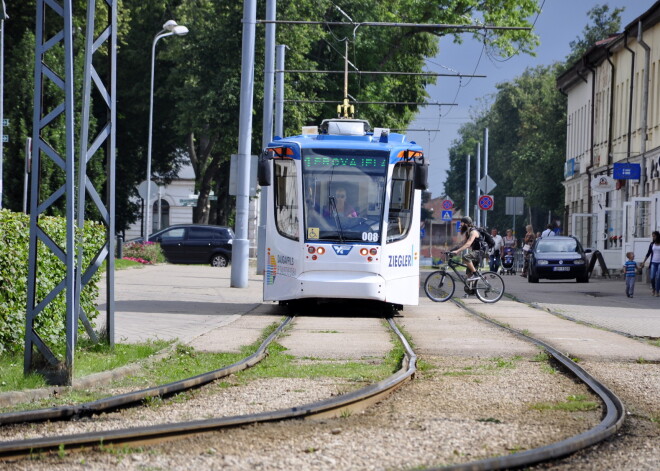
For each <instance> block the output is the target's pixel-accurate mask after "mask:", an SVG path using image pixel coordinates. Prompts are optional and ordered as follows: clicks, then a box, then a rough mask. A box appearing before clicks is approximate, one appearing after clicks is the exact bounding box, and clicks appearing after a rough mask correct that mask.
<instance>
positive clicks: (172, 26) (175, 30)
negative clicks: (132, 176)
mask: <svg viewBox="0 0 660 471" xmlns="http://www.w3.org/2000/svg"><path fill="white" fill-rule="evenodd" d="M186 34H188V28H186V27H185V26H183V25H178V24H177V23H176V21H174V20H169V21H167V23H165V24H164V25H163V29H162V31H160V32H159V33H158V34H157V35H156V37H154V42H153V44H152V46H151V87H150V91H149V143H148V145H147V191H146V193H147V195H146V196H147V198H146V200H145V202H144V218H143V219H144V240H145V241H146V242H149V232H150V231H149V216H150V215H151V132H152V129H153V121H154V69H155V66H156V43H157V42H158V40H159V39H161V38H165V37H167V36H172V35H176V36H185V35H186Z"/></svg>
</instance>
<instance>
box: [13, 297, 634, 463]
mask: <svg viewBox="0 0 660 471" xmlns="http://www.w3.org/2000/svg"><path fill="white" fill-rule="evenodd" d="M455 303H456V304H457V305H458V306H460V307H461V308H462V309H465V310H466V311H468V312H470V313H471V314H473V315H475V316H478V317H479V318H481V319H483V320H485V321H487V322H488V323H490V324H493V325H495V326H497V327H499V328H502V329H505V330H507V331H508V332H510V333H512V334H514V335H515V336H517V337H519V338H522V339H524V340H525V341H528V342H532V343H533V344H535V345H537V346H539V347H541V348H543V349H544V350H545V351H546V352H547V353H548V355H550V356H551V357H552V358H554V359H555V361H557V362H558V363H560V364H561V365H562V366H563V367H565V368H566V369H567V370H568V371H570V372H571V373H572V374H573V375H575V377H576V378H578V379H579V380H580V381H581V382H583V383H584V384H586V385H587V386H588V387H589V388H590V389H591V390H592V391H593V392H594V393H595V394H596V395H598V396H599V397H600V399H601V401H602V403H603V406H604V409H605V414H604V417H603V419H602V420H601V422H600V423H599V424H598V425H597V426H595V427H593V428H592V429H590V430H588V431H586V432H583V433H579V434H577V435H575V436H573V437H570V438H567V439H564V440H561V441H558V442H556V443H551V444H549V445H545V446H541V447H539V448H534V449H530V450H527V451H524V452H519V453H514V454H511V455H505V456H498V457H494V458H489V459H484V460H480V461H472V462H467V463H463V464H457V465H453V466H449V467H445V468H427V469H433V470H435V469H454V470H457V469H459V470H468V469H469V470H473V469H474V470H486V469H508V468H519V467H525V466H531V465H534V464H537V463H540V462H545V461H549V460H555V459H559V458H561V457H565V456H568V455H570V454H573V453H575V452H577V451H579V450H582V449H585V448H587V447H590V446H592V445H594V444H596V443H598V442H600V441H602V440H604V439H606V438H608V437H611V436H612V435H613V434H615V433H616V431H617V430H619V428H620V427H621V426H622V423H623V417H624V414H625V409H624V406H623V404H622V403H621V401H620V400H619V399H618V398H617V397H616V395H614V394H613V393H612V392H611V391H609V390H607V388H605V387H604V386H603V385H602V384H600V383H599V382H598V381H597V380H595V379H594V378H593V377H591V376H590V375H589V374H588V373H587V372H586V371H584V370H583V369H582V368H581V367H579V366H578V365H577V364H575V363H574V362H573V361H572V360H570V359H569V358H568V357H566V356H565V355H563V354H562V353H560V352H559V351H557V350H556V349H555V348H553V347H552V346H550V345H547V344H545V343H544V342H542V341H539V340H538V339H535V338H533V337H530V336H529V335H527V334H525V333H523V332H520V331H517V330H516V329H512V328H510V327H507V326H504V325H502V324H501V323H498V322H497V321H494V320H492V319H490V318H488V317H487V316H485V315H483V314H481V313H479V312H477V311H475V310H474V309H472V308H470V307H469V306H466V305H464V304H463V303H461V302H456V301H455ZM388 322H389V323H390V327H391V329H392V330H393V331H394V332H395V333H396V334H397V336H398V337H399V339H400V341H401V342H402V344H403V345H404V348H405V351H406V356H405V358H404V363H403V366H402V368H401V369H400V370H399V371H398V372H397V373H395V374H394V375H392V376H390V377H389V378H387V379H385V380H382V381H380V382H378V383H375V384H372V385H369V386H367V387H365V388H362V389H360V390H357V391H353V392H350V393H347V394H343V395H341V396H337V397H333V398H330V399H326V400H321V401H317V402H313V403H309V404H305V405H302V406H295V407H289V408H283V409H280V410H275V411H266V412H260V413H255V414H245V415H236V416H226V417H218V418H213V419H206V420H195V421H187V422H178V423H171V424H161V425H155V426H144V427H134V428H130V429H119V430H111V431H98V432H91V433H86V434H75V435H66V436H55V437H44V438H38V439H29V440H21V441H13V442H5V443H2V444H0V459H5V460H7V459H18V458H21V457H26V456H34V455H35V454H38V453H48V452H61V451H62V450H66V451H67V452H68V451H73V450H82V449H89V448H93V447H104V448H105V447H120V446H130V447H133V446H140V445H149V444H157V443H160V442H164V441H167V440H171V439H175V438H179V437H184V436H192V435H198V434H204V433H208V432H212V431H218V430H221V429H227V428H232V427H241V426H245V425H250V424H258V423H269V422H278V421H285V420H292V419H294V420H295V419H306V418H318V419H323V418H326V417H338V416H344V415H346V416H348V415H350V413H351V412H354V411H357V410H362V409H364V408H366V407H368V406H369V405H371V404H373V403H375V402H378V401H380V400H381V399H383V398H384V397H385V396H386V395H388V394H389V393H390V392H391V391H392V390H394V389H396V388H398V387H399V386H400V385H401V384H403V383H405V382H406V381H407V380H409V379H411V378H412V377H413V375H414V373H415V364H416V356H415V354H414V352H412V349H411V348H410V346H409V345H408V343H407V341H406V340H405V338H404V337H403V336H402V335H401V333H400V331H399V330H398V328H397V327H396V324H395V323H394V321H393V320H392V319H389V320H388ZM110 399H112V398H110Z"/></svg>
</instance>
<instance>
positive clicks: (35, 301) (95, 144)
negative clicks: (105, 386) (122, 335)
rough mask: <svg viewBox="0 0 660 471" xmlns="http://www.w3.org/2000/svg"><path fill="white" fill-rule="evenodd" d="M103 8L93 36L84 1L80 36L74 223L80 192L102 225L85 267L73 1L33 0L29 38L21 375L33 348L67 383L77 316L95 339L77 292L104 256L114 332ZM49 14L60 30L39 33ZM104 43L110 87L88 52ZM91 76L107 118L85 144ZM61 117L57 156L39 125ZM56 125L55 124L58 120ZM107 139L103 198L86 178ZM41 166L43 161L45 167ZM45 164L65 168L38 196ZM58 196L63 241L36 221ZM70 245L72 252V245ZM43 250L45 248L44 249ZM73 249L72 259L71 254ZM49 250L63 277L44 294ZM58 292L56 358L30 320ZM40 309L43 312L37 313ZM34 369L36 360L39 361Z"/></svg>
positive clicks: (110, 31)
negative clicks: (59, 180)
mask: <svg viewBox="0 0 660 471" xmlns="http://www.w3.org/2000/svg"><path fill="white" fill-rule="evenodd" d="M104 1H105V3H106V5H107V8H108V15H107V20H104V21H107V26H106V28H105V29H104V30H103V32H102V33H101V34H100V35H99V37H98V38H96V39H94V28H95V23H96V1H95V0H88V5H87V13H88V19H87V33H86V34H87V35H86V43H85V47H86V51H85V67H84V77H83V88H84V90H83V106H82V123H81V146H80V152H81V153H80V170H79V172H80V173H79V181H78V190H79V195H78V210H77V213H78V227H79V230H81V231H82V229H83V225H84V221H85V197H86V195H87V194H89V195H90V198H91V200H92V202H93V204H95V206H96V208H97V209H98V212H99V214H100V215H101V218H102V220H103V223H104V224H105V225H106V228H107V229H106V240H105V241H104V243H103V245H102V247H101V248H100V249H99V250H98V252H97V253H96V254H94V256H93V257H92V260H91V262H90V263H89V265H88V266H87V267H83V266H82V265H83V255H84V254H83V253H82V246H78V245H77V240H78V239H79V238H77V237H76V218H75V216H76V195H75V155H76V153H75V148H74V144H75V143H74V125H75V122H74V88H73V87H74V75H73V57H74V56H73V43H72V42H73V36H72V32H73V30H72V21H73V11H72V0H64V3H63V6H61V7H60V5H59V4H57V3H56V2H53V1H50V0H37V28H36V30H37V34H36V43H35V72H34V73H35V75H34V77H35V80H34V83H35V92H34V131H33V139H32V142H33V145H32V176H33V177H32V183H31V186H30V194H31V199H30V253H29V262H28V264H29V265H28V297H27V309H26V329H25V358H24V371H25V372H26V373H28V372H30V371H33V370H35V369H36V368H37V366H36V365H37V364H39V363H41V360H40V359H39V361H37V359H35V358H34V353H35V349H36V351H37V352H38V353H39V354H40V355H41V357H42V358H43V360H45V363H46V364H47V367H46V369H47V370H48V371H46V373H47V374H49V375H50V378H49V379H50V381H52V382H55V383H59V384H66V385H70V384H71V383H72V380H73V371H74V354H75V347H76V340H77V327H78V321H79V320H80V321H82V323H83V325H84V326H85V328H86V330H87V332H88V334H89V335H90V337H92V339H93V340H94V341H96V340H97V338H96V334H95V333H94V330H93V328H92V326H91V324H90V322H89V320H88V317H87V314H86V313H85V312H83V311H82V309H81V306H80V293H81V290H82V289H83V288H84V287H85V286H86V285H87V284H88V283H89V281H90V280H91V279H92V277H93V276H94V274H95V273H96V272H97V271H98V268H99V267H100V266H101V264H102V263H103V261H104V260H106V259H107V261H108V262H107V264H106V266H107V270H108V273H107V274H108V276H107V303H106V304H107V323H106V327H107V329H106V332H107V335H108V340H109V342H110V343H112V340H113V338H114V276H113V275H114V251H115V239H114V234H115V217H114V213H115V203H114V201H115V134H116V133H115V125H116V106H115V103H116V101H115V95H116V93H115V92H116V74H115V71H116V37H117V35H116V25H117V4H116V2H117V0H104ZM53 14H55V15H58V16H60V17H62V20H63V25H64V27H63V29H62V30H61V31H59V32H57V33H56V34H55V35H54V36H52V37H50V38H48V39H45V37H46V25H45V18H46V16H50V17H52V16H53ZM106 42H107V43H109V44H108V47H107V50H108V59H109V77H108V81H109V91H108V88H107V87H106V85H105V84H104V83H103V81H102V80H101V78H100V76H99V75H98V73H97V72H96V70H95V68H94V66H93V56H94V53H95V52H96V51H97V50H98V49H99V48H100V47H101V46H102V45H103V44H105V43H106ZM58 47H62V49H63V55H62V56H63V62H64V69H63V70H64V77H60V76H59V75H58V74H57V73H56V72H55V70H59V69H61V64H57V65H56V66H55V67H53V66H51V65H49V64H48V61H49V60H53V59H52V58H53V57H57V54H53V51H54V50H55V49H56V48H58ZM45 80H50V81H51V82H52V83H53V84H54V85H55V86H56V87H57V88H59V89H60V90H61V91H62V92H63V94H64V102H63V103H60V104H59V105H56V106H54V107H52V109H46V108H47V106H46V103H47V102H48V101H49V100H50V97H45V96H44V95H45V94H44V90H45V87H44V82H45ZM92 82H93V83H94V85H95V86H96V89H97V91H98V95H100V96H101V97H102V100H103V101H104V103H105V105H106V107H107V112H106V122H105V124H104V125H102V126H101V130H100V131H99V133H98V134H97V135H96V137H95V138H94V140H93V141H92V142H91V143H90V142H89V134H90V113H91V109H92V103H91V93H92ZM60 116H63V118H64V119H63V123H64V127H65V136H66V137H65V145H64V146H63V148H64V155H59V154H58V152H57V150H55V149H54V148H53V147H51V146H50V145H49V144H48V142H47V140H46V139H45V138H44V134H47V133H45V132H44V131H46V130H47V129H49V126H55V125H57V124H60V123H61V122H62V120H56V119H57V118H58V117H60ZM60 125H61V124H60ZM104 143H105V145H106V153H105V157H106V160H105V168H106V176H107V179H106V182H105V196H106V203H104V202H103V200H102V198H101V196H100V195H99V192H98V191H97V190H96V188H94V185H93V183H92V181H91V180H90V179H89V178H87V175H86V171H87V164H88V162H89V161H90V160H91V159H92V158H93V157H94V156H95V155H96V154H97V151H98V150H99V149H100V148H101V147H102V146H103V144H104ZM44 164H46V165H44ZM48 167H55V168H59V169H60V170H62V171H63V172H64V174H65V178H64V179H65V183H64V185H62V186H61V187H60V188H58V189H57V190H55V191H54V192H53V193H52V194H50V195H44V194H43V193H44V191H45V189H44V188H42V187H41V179H42V172H43V173H45V172H46V171H47V170H46V169H47V168H48ZM61 197H64V198H65V203H64V209H65V211H64V212H65V216H66V230H65V234H66V235H65V240H64V242H63V243H62V242H61V241H60V242H59V243H58V242H56V241H55V240H54V238H53V237H52V235H51V234H48V233H47V232H46V231H45V230H44V229H43V228H42V227H41V225H40V219H41V217H42V216H43V215H44V214H46V213H47V212H48V211H49V210H50V209H51V208H52V207H53V205H54V204H55V203H56V202H57V201H58V200H59V199H60V198H61ZM76 248H77V249H78V250H76ZM49 252H50V253H49ZM76 253H78V257H77V258H76ZM52 256H55V257H57V258H59V259H60V261H61V262H62V263H63V264H64V265H65V267H66V271H65V276H64V279H63V280H62V281H60V282H59V283H58V284H57V286H56V287H55V288H53V289H52V290H51V291H50V292H48V293H45V292H44V290H45V289H44V287H43V284H40V283H39V280H40V279H42V280H43V279H46V278H49V277H51V276H52V275H51V274H40V273H39V263H38V262H39V257H52ZM62 295H63V296H65V313H64V322H65V332H66V353H65V359H64V361H61V360H60V359H59V358H58V357H57V355H56V354H55V353H53V349H52V348H51V346H49V345H47V343H46V342H45V341H44V340H43V338H42V336H40V335H39V332H38V325H39V322H38V321H37V319H38V318H39V316H44V315H52V310H53V309H56V308H57V306H56V305H55V303H54V301H55V300H56V299H57V298H58V296H62ZM44 313H46V314H44ZM40 368H41V369H43V368H42V366H41V365H40Z"/></svg>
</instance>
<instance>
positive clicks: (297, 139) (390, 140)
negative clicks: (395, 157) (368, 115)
mask: <svg viewBox="0 0 660 471" xmlns="http://www.w3.org/2000/svg"><path fill="white" fill-rule="evenodd" d="M288 143H291V144H297V145H298V146H299V148H300V149H305V148H317V149H360V150H380V151H391V150H392V149H395V148H405V149H411V150H418V151H421V150H422V147H421V146H419V145H418V144H417V143H415V142H414V141H408V140H407V138H406V135H405V134H399V133H390V134H387V137H386V138H385V139H384V138H383V137H381V136H376V137H374V133H366V134H364V135H362V136H347V135H334V134H301V135H298V136H290V137H283V138H280V139H277V138H276V140H274V141H273V142H271V143H270V144H269V145H268V147H275V146H281V145H283V144H288Z"/></svg>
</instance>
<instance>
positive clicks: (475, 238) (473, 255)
mask: <svg viewBox="0 0 660 471" xmlns="http://www.w3.org/2000/svg"><path fill="white" fill-rule="evenodd" d="M461 234H462V235H463V236H464V237H465V243H464V244H463V245H461V246H460V247H458V248H455V249H452V250H451V252H449V253H450V254H451V255H454V254H456V253H458V252H461V251H463V250H465V249H468V250H467V252H465V254H463V261H464V262H465V265H466V266H467V268H468V270H469V272H468V271H467V270H466V272H465V275H466V277H467V280H466V281H474V280H478V279H479V277H478V276H475V275H474V273H475V272H476V271H477V269H476V268H475V264H476V265H477V266H479V264H480V262H481V241H480V240H479V239H480V238H481V236H480V235H479V231H478V230H477V228H476V227H474V225H473V223H472V218H471V217H469V216H465V217H463V218H461ZM471 275H472V276H471Z"/></svg>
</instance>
